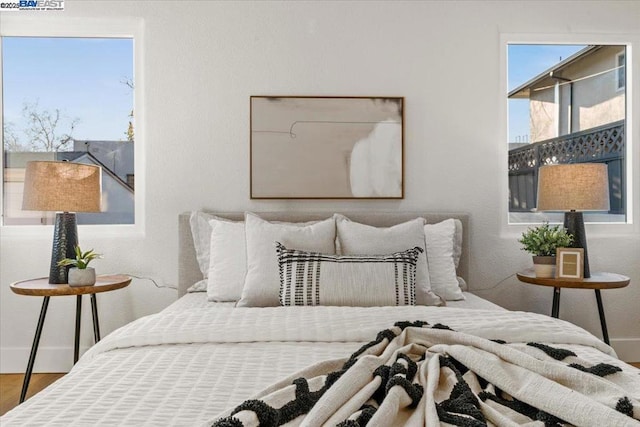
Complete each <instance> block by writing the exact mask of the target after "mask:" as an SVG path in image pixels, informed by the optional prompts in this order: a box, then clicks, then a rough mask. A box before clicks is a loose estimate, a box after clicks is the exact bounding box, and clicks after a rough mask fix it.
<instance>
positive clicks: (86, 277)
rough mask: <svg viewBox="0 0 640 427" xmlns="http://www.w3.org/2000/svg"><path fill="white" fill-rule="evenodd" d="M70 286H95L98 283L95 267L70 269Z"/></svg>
mask: <svg viewBox="0 0 640 427" xmlns="http://www.w3.org/2000/svg"><path fill="white" fill-rule="evenodd" d="M68 282H69V286H93V285H95V284H96V270H95V269H94V268H93V267H87V268H82V269H80V268H76V267H72V268H70V269H69V280H68Z"/></svg>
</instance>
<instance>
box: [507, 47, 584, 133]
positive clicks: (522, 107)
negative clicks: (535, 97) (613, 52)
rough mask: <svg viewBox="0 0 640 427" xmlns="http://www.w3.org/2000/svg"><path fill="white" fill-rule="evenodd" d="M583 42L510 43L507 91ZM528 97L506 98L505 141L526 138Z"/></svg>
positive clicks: (540, 71) (577, 49) (549, 66)
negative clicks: (506, 125) (507, 111)
mask: <svg viewBox="0 0 640 427" xmlns="http://www.w3.org/2000/svg"><path fill="white" fill-rule="evenodd" d="M584 47H586V46H585V45H580V46H577V45H551V44H546V45H533V44H510V45H509V46H508V51H507V54H508V55H507V58H508V59H507V67H508V70H507V71H508V77H507V78H508V82H507V86H508V91H511V90H513V89H515V88H517V87H518V86H520V85H521V84H523V83H525V82H527V81H529V80H531V79H532V78H533V77H535V76H537V75H538V74H540V73H542V72H543V71H546V70H548V69H549V68H551V67H552V66H554V65H555V64H557V63H558V62H560V61H562V60H564V59H567V58H568V57H569V56H571V55H573V54H574V53H576V52H577V51H579V50H580V49H583V48H584ZM528 136H529V100H527V99H518V100H509V142H528Z"/></svg>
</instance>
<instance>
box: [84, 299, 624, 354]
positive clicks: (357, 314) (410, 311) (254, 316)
mask: <svg viewBox="0 0 640 427" xmlns="http://www.w3.org/2000/svg"><path fill="white" fill-rule="evenodd" d="M406 319H413V320H423V321H427V322H430V323H433V324H435V323H443V324H446V325H449V326H450V327H451V328H453V329H455V330H457V331H462V332H466V333H468V334H471V335H475V336H479V337H483V338H487V339H502V340H507V341H509V342H528V341H536V342H544V343H563V344H579V345H584V346H589V347H593V348H596V349H598V350H600V351H602V352H604V353H607V354H610V355H615V353H614V352H613V350H612V349H611V348H610V347H609V346H607V345H606V344H604V343H603V342H601V341H600V340H598V339H597V338H595V337H594V336H593V335H591V334H589V333H588V332H586V331H585V330H584V329H582V328H579V327H577V326H575V325H573V324H571V323H568V322H564V321H562V320H557V319H553V318H550V317H547V316H542V315H539V314H535V313H526V312H514V311H493V310H465V309H456V308H446V309H443V308H440V307H430V306H428V307H426V306H405V307H325V306H318V307H265V308H233V307H228V306H225V307H218V308H216V309H213V310H212V309H210V308H197V309H192V310H188V311H178V312H167V313H161V314H159V315H152V316H147V317H143V318H141V319H138V320H136V321H134V322H132V323H130V324H129V325H127V326H126V327H124V328H121V329H119V330H117V331H115V332H113V333H112V334H111V335H109V337H108V338H109V339H105V340H103V341H101V342H99V343H98V344H97V345H95V346H94V347H92V348H91V349H90V350H89V351H88V352H87V353H86V354H85V355H84V356H83V358H82V360H81V361H82V362H88V361H89V360H91V358H93V357H94V356H96V355H98V354H100V353H103V352H105V351H109V350H113V349H117V348H127V347H141V346H148V345H160V344H192V343H203V342H208V343H211V342H214V343H249V342H273V341H279V342H283V341H284V342H368V341H369V340H370V339H371V337H373V336H375V335H376V333H377V332H378V331H380V330H382V329H385V328H387V327H389V326H390V325H393V324H394V323H395V322H397V321H402V320H406Z"/></svg>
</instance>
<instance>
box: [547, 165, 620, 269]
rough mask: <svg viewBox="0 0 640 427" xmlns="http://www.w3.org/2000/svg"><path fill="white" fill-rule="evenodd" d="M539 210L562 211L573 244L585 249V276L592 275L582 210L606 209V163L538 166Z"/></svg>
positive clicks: (607, 192) (607, 190) (607, 202)
mask: <svg viewBox="0 0 640 427" xmlns="http://www.w3.org/2000/svg"><path fill="white" fill-rule="evenodd" d="M537 210H538V211H564V227H565V228H566V229H567V231H568V232H569V233H570V234H571V235H573V244H572V247H574V248H583V249H584V277H585V278H588V277H591V274H590V272H589V259H588V257H587V236H586V234H585V231H584V219H583V217H582V212H583V211H608V210H609V179H608V167H607V165H606V164H604V163H572V164H563V165H548V166H542V167H541V168H540V169H539V170H538V206H537Z"/></svg>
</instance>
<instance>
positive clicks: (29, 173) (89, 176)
mask: <svg viewBox="0 0 640 427" xmlns="http://www.w3.org/2000/svg"><path fill="white" fill-rule="evenodd" d="M101 180H102V174H101V170H100V167H99V166H94V165H85V164H81V163H71V162H40V161H33V162H27V168H26V172H25V177H24V194H23V198H22V209H23V210H31V211H57V212H100V199H101V194H100V193H101V188H102V181H101Z"/></svg>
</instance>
